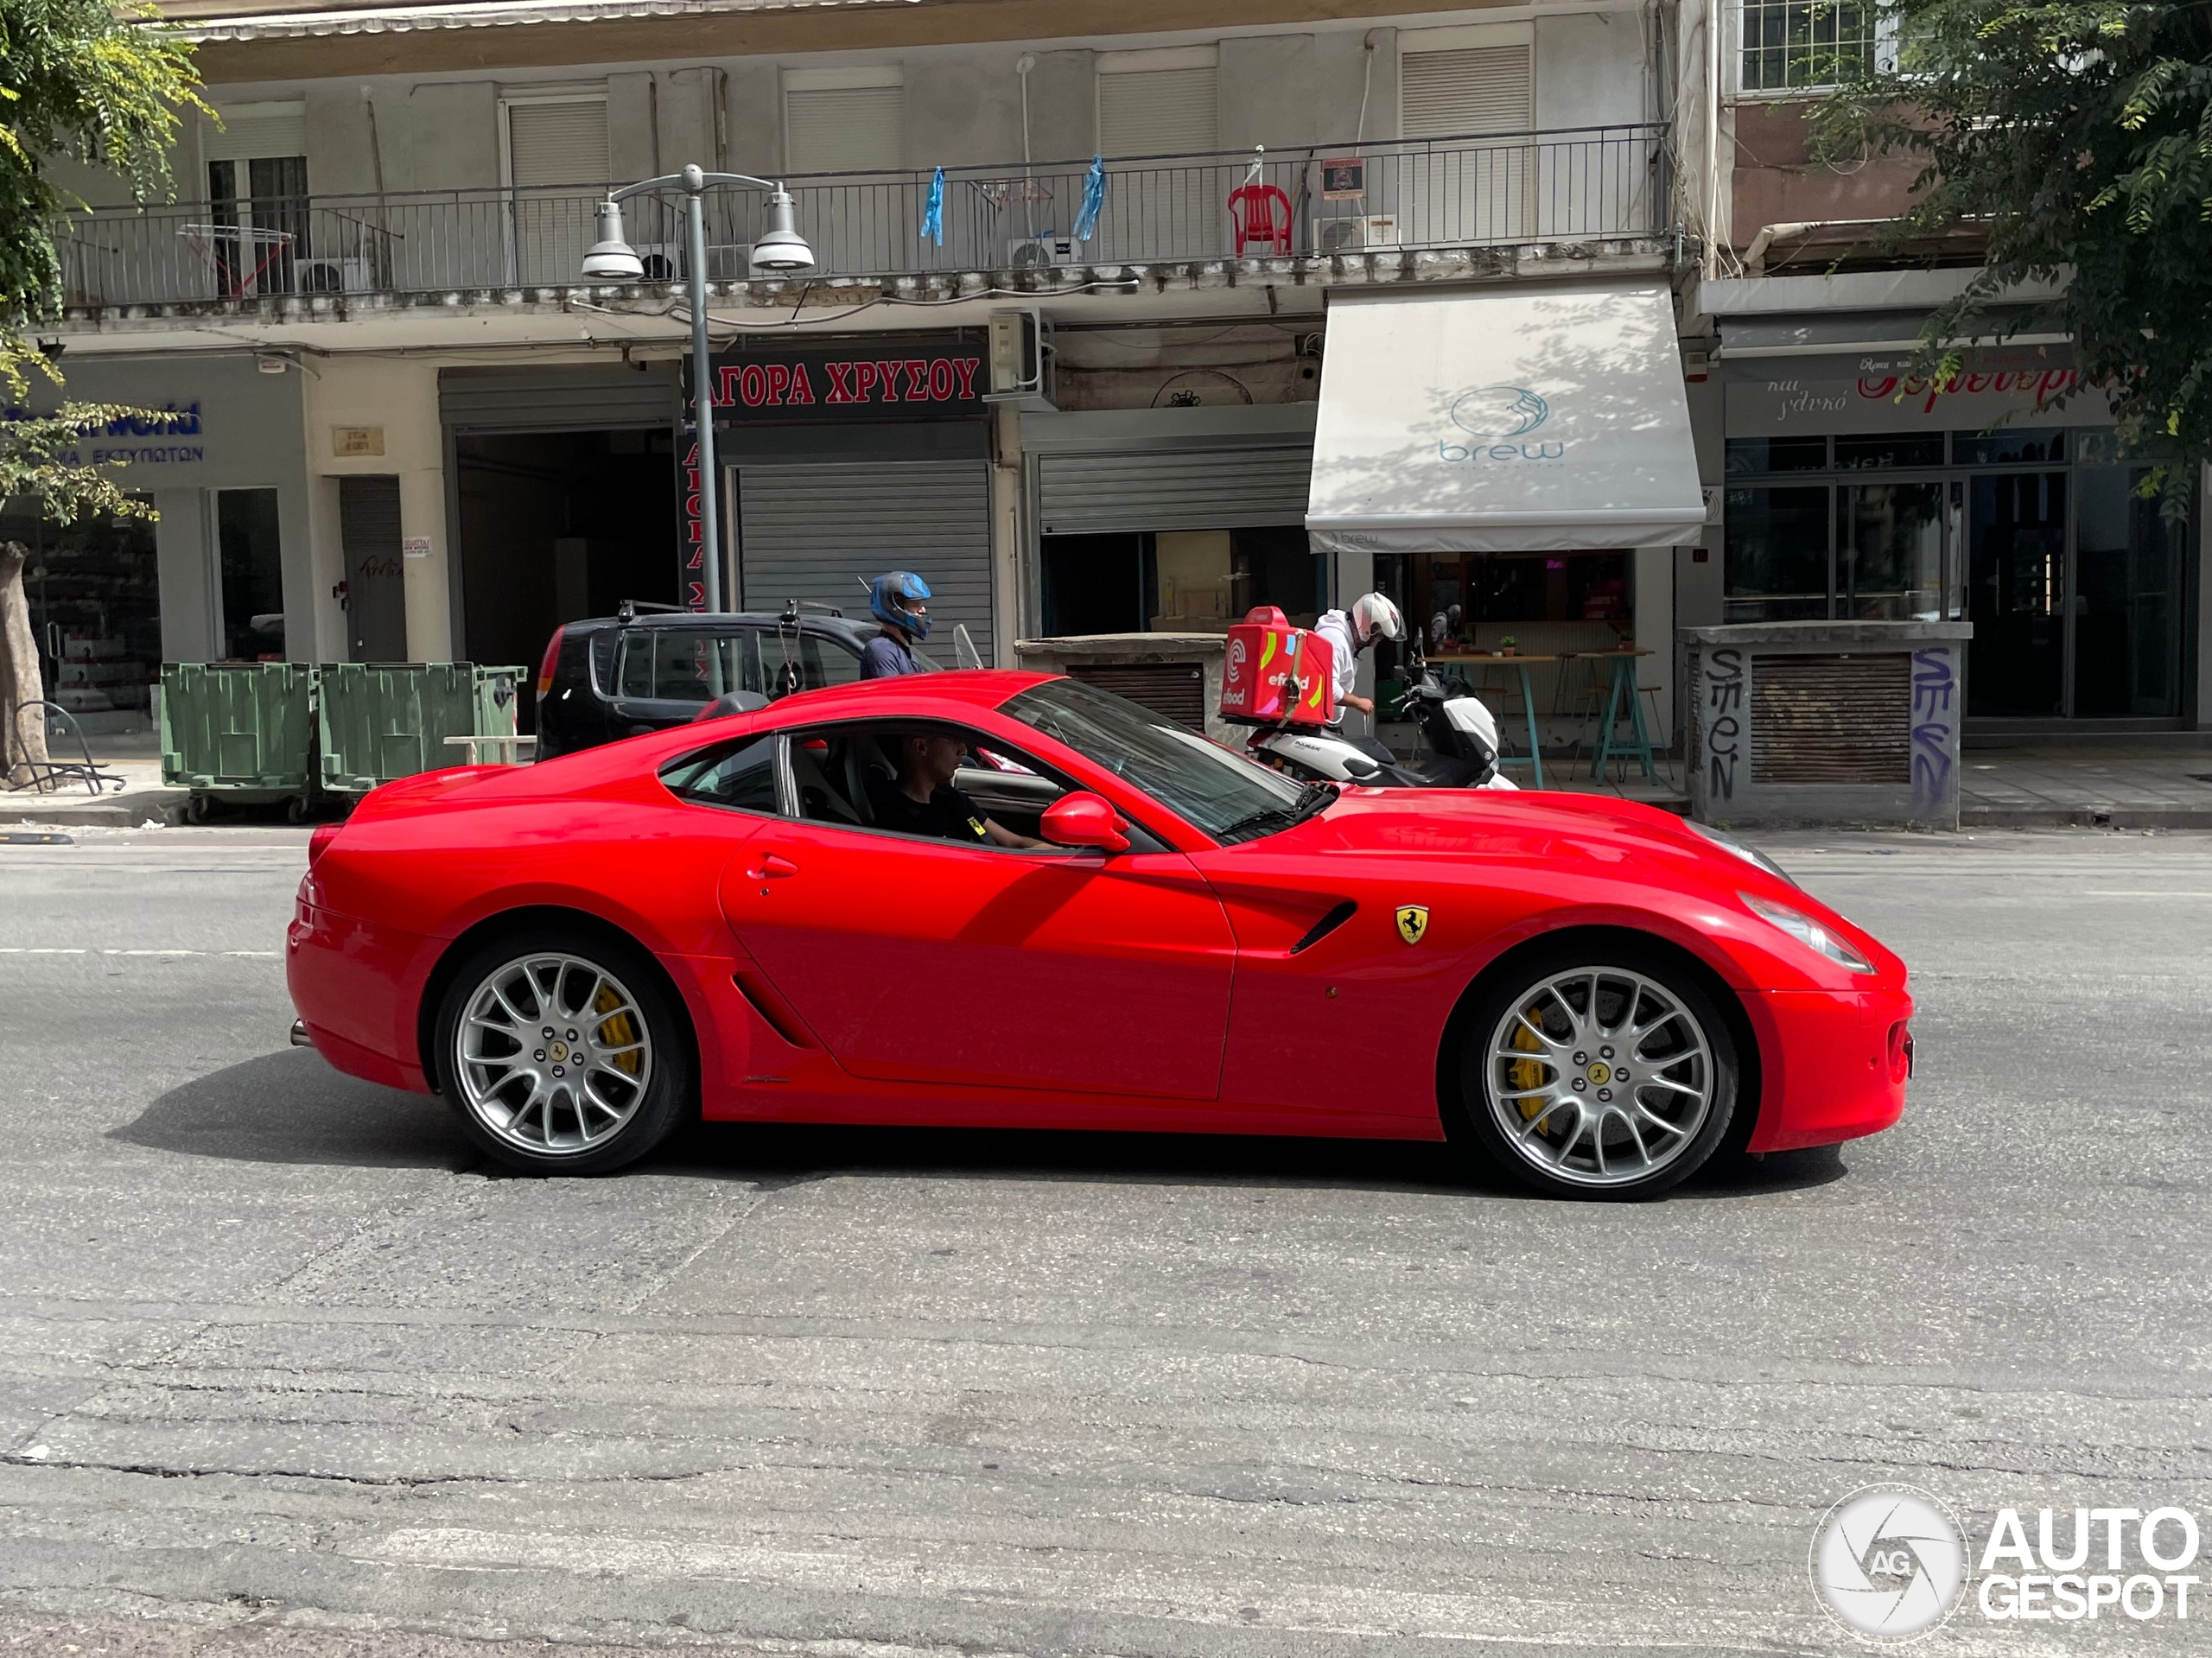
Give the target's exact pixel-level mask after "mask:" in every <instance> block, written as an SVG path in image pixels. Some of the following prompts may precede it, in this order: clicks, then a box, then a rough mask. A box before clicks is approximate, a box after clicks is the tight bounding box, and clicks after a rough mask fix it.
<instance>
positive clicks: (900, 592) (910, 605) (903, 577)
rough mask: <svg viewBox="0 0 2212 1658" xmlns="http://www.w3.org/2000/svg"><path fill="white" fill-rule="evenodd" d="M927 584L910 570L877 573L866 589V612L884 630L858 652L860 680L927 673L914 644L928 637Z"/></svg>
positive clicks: (928, 587) (928, 590)
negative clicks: (859, 655) (883, 573)
mask: <svg viewBox="0 0 2212 1658" xmlns="http://www.w3.org/2000/svg"><path fill="white" fill-rule="evenodd" d="M929 598H930V584H929V583H928V582H926V581H923V580H922V578H921V577H920V576H918V575H915V574H914V573H913V572H912V570H893V571H891V572H889V573H888V574H887V575H879V576H877V577H876V578H875V581H874V583H873V584H872V585H871V586H870V587H869V588H868V613H869V614H870V615H872V616H874V618H875V619H876V620H877V621H879V622H880V623H882V624H883V630H882V632H880V633H878V634H877V635H876V636H875V637H874V638H872V639H870V640H869V641H868V644H867V645H865V646H864V647H863V648H862V649H861V678H862V679H889V678H893V677H895V676H897V675H899V674H918V673H924V672H926V671H927V670H925V668H924V667H923V665H922V664H921V662H920V660H919V659H918V658H917V657H915V655H914V646H915V645H917V644H918V642H920V641H921V640H923V639H925V638H929V636H930V607H929Z"/></svg>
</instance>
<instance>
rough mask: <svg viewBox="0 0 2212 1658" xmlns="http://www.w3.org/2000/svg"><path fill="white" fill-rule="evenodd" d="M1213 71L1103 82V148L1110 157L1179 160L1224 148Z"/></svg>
mask: <svg viewBox="0 0 2212 1658" xmlns="http://www.w3.org/2000/svg"><path fill="white" fill-rule="evenodd" d="M1215 85H1216V72H1215V71H1214V69H1213V68H1212V67H1205V68H1191V69H1135V70H1123V71H1119V72H1116V73H1102V74H1101V75H1100V76H1099V77H1098V148H1099V150H1100V153H1102V154H1103V155H1107V156H1175V155H1187V154H1190V153H1192V152H1193V151H1198V150H1209V149H1220V148H1221V111H1220V105H1219V103H1218V101H1217V92H1216V90H1215Z"/></svg>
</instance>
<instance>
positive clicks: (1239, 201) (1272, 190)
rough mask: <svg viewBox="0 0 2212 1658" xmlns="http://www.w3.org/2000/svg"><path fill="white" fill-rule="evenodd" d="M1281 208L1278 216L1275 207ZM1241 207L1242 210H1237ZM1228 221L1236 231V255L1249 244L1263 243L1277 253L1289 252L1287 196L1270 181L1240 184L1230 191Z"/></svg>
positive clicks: (1288, 203) (1239, 255)
mask: <svg viewBox="0 0 2212 1658" xmlns="http://www.w3.org/2000/svg"><path fill="white" fill-rule="evenodd" d="M1278 206H1280V208H1281V216H1280V217H1278V216H1277V213H1276V209H1277V208H1278ZM1240 209H1241V211H1240ZM1229 222H1230V224H1231V225H1232V226H1235V227H1236V256H1237V257H1239V258H1240V259H1241V258H1243V257H1244V249H1245V246H1246V245H1248V244H1249V243H1255V242H1259V243H1265V244H1266V245H1268V248H1269V249H1271V250H1272V251H1274V252H1276V253H1287V252H1289V251H1290V198H1289V197H1288V196H1287V195H1285V194H1283V193H1282V192H1281V190H1279V189H1277V188H1276V187H1274V185H1272V184H1240V185H1238V186H1237V187H1236V188H1235V189H1234V190H1231V191H1230V193H1229Z"/></svg>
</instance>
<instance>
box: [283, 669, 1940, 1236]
mask: <svg viewBox="0 0 2212 1658" xmlns="http://www.w3.org/2000/svg"><path fill="white" fill-rule="evenodd" d="M288 944H289V950H288V952H287V959H288V962H289V975H290V983H291V991H292V999H293V1001H294V1003H295V1004H296V1007H297V1009H298V1011H299V1013H300V1016H301V1020H302V1024H303V1026H304V1030H305V1033H306V1036H307V1038H308V1039H309V1040H311V1041H312V1042H313V1044H314V1045H315V1048H316V1049H317V1050H318V1051H321V1053H322V1055H323V1056H324V1057H325V1058H327V1059H328V1061H329V1062H330V1063H331V1064H334V1065H335V1066H337V1067H338V1068H339V1069H340V1070H345V1071H348V1072H351V1073H352V1074H353V1075H354V1076H357V1077H367V1078H369V1079H370V1080H372V1081H373V1082H378V1083H387V1084H389V1085H391V1086H392V1087H396V1088H405V1089H419V1090H424V1091H429V1090H432V1089H435V1090H436V1091H438V1092H441V1093H442V1094H443V1095H444V1096H446V1098H447V1099H448V1101H449V1102H451V1103H452V1105H453V1108H454V1110H455V1111H456V1112H457V1113H458V1114H459V1115H460V1117H461V1121H462V1123H463V1124H464V1125H465V1126H466V1128H467V1132H468V1133H469V1134H470V1135H471V1136H472V1137H473V1138H474V1140H476V1141H477V1143H478V1144H480V1145H481V1146H482V1147H484V1149H485V1150H486V1152H488V1153H491V1154H492V1155H493V1156H494V1157H496V1158H498V1159H500V1160H501V1161H503V1162H505V1163H507V1164H510V1165H512V1166H515V1167H517V1168H519V1169H524V1170H531V1171H538V1172H576V1173H583V1172H601V1171H604V1170H608V1169H613V1168H617V1167H619V1166H621V1165H623V1164H626V1163H628V1162H630V1161H632V1159H636V1158H638V1157H640V1156H642V1155H644V1154H645V1153H646V1152H647V1151H649V1150H651V1149H652V1147H653V1146H654V1145H655V1143H656V1142H658V1140H661V1138H662V1137H663V1136H664V1135H665V1134H668V1133H669V1132H670V1130H671V1129H672V1128H675V1127H676V1126H677V1123H678V1122H679V1121H682V1120H683V1118H684V1117H686V1116H687V1115H690V1114H692V1113H694V1112H698V1113H703V1114H704V1115H705V1116H707V1117H708V1118H709V1119H713V1120H716V1121H807V1122H850V1123H943V1124H953V1125H961V1126H969V1127H1000V1128H1015V1127H1019V1128H1094V1129H1095V1128H1135V1129H1178V1130H1189V1131H1196V1132H1205V1133H1237V1134H1330V1135H1358V1136H1372V1137H1376V1138H1384V1139H1400V1140H1446V1139H1451V1140H1467V1141H1471V1142H1473V1143H1474V1144H1475V1145H1477V1146H1478V1147H1481V1148H1482V1150H1484V1152H1486V1153H1489V1155H1490V1156H1491V1158H1493V1159H1496V1160H1497V1162H1498V1163H1500V1164H1501V1165H1503V1166H1504V1167H1506V1168H1509V1169H1510V1170H1511V1171H1512V1172H1514V1173H1516V1175H1518V1176H1519V1177H1520V1178H1522V1179H1523V1180H1525V1181H1527V1182H1528V1183H1529V1184H1530V1185H1535V1186H1536V1187H1539V1188H1541V1189H1542V1190H1545V1191H1552V1192H1559V1193H1570V1194H1598V1195H1608V1196H1627V1195H1631V1194H1638V1195H1640V1194H1648V1193H1651V1192H1655V1191H1662V1190H1664V1189H1665V1188H1667V1187H1669V1186H1670V1185H1674V1184H1675V1182H1677V1181H1679V1180H1681V1179H1682V1178H1684V1177H1685V1176H1687V1175H1688V1174H1689V1173H1690V1172H1692V1171H1693V1170H1694V1169H1696V1168H1697V1167H1698V1166H1700V1164H1702V1163H1704V1162H1705V1161H1706V1160H1707V1159H1708V1158H1710V1157H1711V1156H1712V1155H1713V1153H1714V1152H1715V1150H1716V1149H1718V1148H1719V1147H1721V1146H1722V1145H1723V1144H1724V1143H1727V1142H1729V1141H1730V1140H1731V1138H1732V1132H1731V1131H1732V1130H1734V1134H1733V1140H1734V1142H1735V1143H1736V1144H1738V1145H1743V1146H1746V1147H1748V1148H1749V1149H1751V1150H1752V1151H1766V1150H1775V1149H1781V1148H1784V1147H1801V1146H1815V1145H1823V1144H1827V1143H1829V1142H1832V1141H1836V1140H1848V1139H1851V1138H1853V1137H1854V1136H1856V1135H1860V1134H1873V1133H1875V1132H1877V1131H1878V1130H1880V1129H1883V1128H1887V1127H1889V1125H1890V1124H1891V1123H1893V1122H1895V1121H1897V1115H1898V1113H1899V1112H1900V1111H1901V1110H1902V1109H1904V1088H1905V1078H1906V1076H1907V1073H1908V1071H1909V1070H1910V1062H1911V1054H1912V1043H1911V1038H1910V1034H1909V1032H1908V1030H1907V1023H1906V1022H1907V1020H1908V1019H1909V1018H1910V1014H1911V1012H1912V1001H1911V998H1910V996H1909V995H1908V994H1906V990H1905V969H1904V963H1903V962H1900V961H1899V960H1898V959H1897V957H1896V956H1893V955H1891V953H1890V952H1889V951H1888V950H1885V949H1884V948H1883V947H1882V946H1881V945H1880V944H1879V943H1877V942H1876V941H1875V940H1873V939H1872V938H1871V937H1867V936H1866V934H1865V933H1863V932H1861V931H1859V929H1857V928H1856V927H1853V925H1851V924H1850V923H1848V922H1847V921H1845V920H1843V919H1842V918H1840V917H1839V916H1837V915H1835V914H1834V912H1831V911H1829V910H1828V909H1827V907H1826V906H1824V905H1821V904H1820V903H1818V902H1816V901H1815V900H1814V899H1811V898H1809V897H1808V896H1807V895H1806V894H1805V893H1802V892H1801V891H1799V890H1798V888H1797V887H1796V886H1795V885H1794V884H1793V883H1792V882H1791V881H1790V880H1789V877H1787V876H1786V875H1784V874H1783V873H1782V872H1781V871H1780V870H1779V869H1777V867H1775V866H1774V865H1773V864H1771V863H1770V862H1769V861H1767V860H1766V859H1764V857H1761V856H1760V855H1759V854H1756V853H1753V852H1751V851H1748V850H1746V849H1745V848H1739V847H1737V846H1734V845H1732V844H1731V843H1730V842H1726V841H1725V840H1722V839H1720V838H1719V837H1718V836H1715V835H1708V834H1705V833H1703V832H1701V831H1700V830H1699V829H1696V828H1695V827H1694V826H1693V825H1690V824H1688V823H1683V822H1682V821H1681V820H1680V819H1678V818H1675V817H1671V816H1668V815H1666V814H1665V813H1662V812H1659V811H1656V810H1649V809H1647V808H1645V807H1642V806H1637V805H1631V804H1624V803H1622V802H1618V801H1614V800H1609V799H1603V798H1598V797H1590V796H1578V795H1563V794H1535V793H1522V794H1510V793H1497V792H1490V791H1470V790H1461V791H1450V792H1446V791H1425V790H1424V791H1416V790H1382V789H1358V788H1354V789H1342V788H1339V787H1338V786H1336V785H1313V784H1304V785H1302V784H1298V783H1294V782H1292V781H1290V780H1288V779H1287V778H1283V777H1281V776H1279V775H1277V774H1276V773H1274V772H1270V771H1268V770H1265V769H1263V768H1262V767H1261V766H1258V765H1254V764H1252V763H1251V762H1250V761H1249V760H1246V759H1243V758H1242V757H1241V756H1239V755H1237V754H1236V753H1232V752H1231V751H1230V750H1229V749H1228V748H1225V747H1223V746H1219V745H1217V744H1215V743H1212V742H1210V741H1208V740H1205V738H1203V737H1201V736H1198V735H1197V734H1194V733H1192V732H1191V731H1189V730H1186V729H1185V728H1184V727H1181V726H1179V725H1178V724H1176V723H1175V722H1174V721H1172V720H1170V719H1168V718H1166V717H1165V716H1163V715H1156V714H1154V713H1152V712H1150V711H1149V710H1147V709H1146V708H1141V707H1139V706H1138V705H1137V704H1135V703H1134V702H1127V701H1124V700H1123V699H1122V698H1120V697H1116V696H1109V695H1107V694H1105V693H1103V692H1101V691H1098V690H1096V689H1092V688H1090V687H1088V686H1085V685H1084V684H1082V683H1078V682H1077V681H1074V680H1070V679H1064V678H1058V677H1047V676H1041V675H1037V674H1028V673H1012V672H969V673H939V674H929V675H916V676H913V677H907V678H901V679H897V680H891V681H880V682H875V683H866V684H859V685H852V686H847V687H842V688H839V689H829V690H822V691H814V692H808V693H805V694H803V695H800V696H791V697H788V698H786V699H785V700H784V701H782V702H778V703H776V704H774V705H773V706H772V707H771V708H765V709H761V710H760V711H758V712H755V713H748V714H740V715H733V716H730V717H728V718H724V719H720V720H714V721H703V722H701V723H698V724H695V725H691V726H688V727H680V728H678V729H676V730H672V731H664V732H658V733H655V734H652V735H649V736H643V737H636V738H632V739H631V740H627V741H625V742H619V743H615V744H613V745H612V746H607V747H603V748H594V749H590V750H588V751H586V752H584V753H577V754H573V755H570V756H568V757H566V758H563V759H556V760H550V761H547V762H545V763H543V764H541V765H532V766H526V767H503V766H474V767H468V768H466V769H462V770H457V771H449V772H434V773H430V774H428V775H425V776H423V777H417V778H407V779H406V780H404V781H403V782H398V783H393V784H388V785H385V787H383V788H381V789H378V790H377V791H375V792H374V793H373V794H372V795H370V796H369V797H367V799H365V801H363V802H362V804H361V805H360V807H359V810H356V811H355V812H354V814H353V816H352V817H351V818H349V819H348V820H347V821H346V823H345V824H344V825H343V826H342V827H334V828H326V829H319V830H317V831H316V833H315V840H314V843H313V846H312V848H311V850H310V854H309V868H308V875H307V878H306V880H304V881H303V882H302V884H301V887H300V894H299V905H298V912H297V914H296V918H295V919H294V921H293V923H292V925H291V928H290V930H289V938H288Z"/></svg>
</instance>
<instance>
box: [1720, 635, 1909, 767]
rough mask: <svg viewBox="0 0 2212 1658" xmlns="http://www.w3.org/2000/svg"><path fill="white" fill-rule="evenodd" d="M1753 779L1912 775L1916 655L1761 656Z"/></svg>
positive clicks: (1754, 683) (1755, 664) (1755, 665)
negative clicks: (1913, 694)
mask: <svg viewBox="0 0 2212 1658" xmlns="http://www.w3.org/2000/svg"><path fill="white" fill-rule="evenodd" d="M1751 781H1752V782H1754V783H1760V784H1766V783H1828V784H1835V783H1887V784H1900V785H1901V784H1909V783H1910V782H1911V781H1912V659H1911V657H1908V656H1906V655H1904V653H1902V652H1899V653H1897V654H1895V655H1883V656H1864V657H1854V656H1819V657H1784V656H1772V657H1754V658H1753V659H1752V662H1751Z"/></svg>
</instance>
